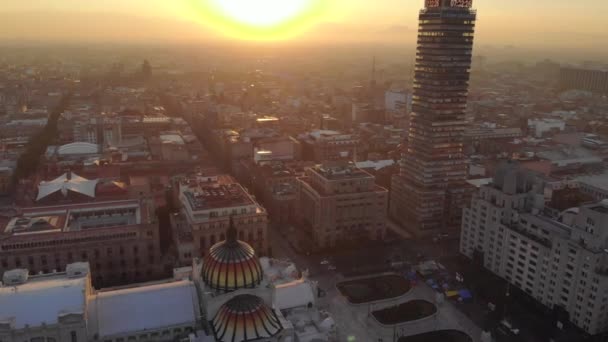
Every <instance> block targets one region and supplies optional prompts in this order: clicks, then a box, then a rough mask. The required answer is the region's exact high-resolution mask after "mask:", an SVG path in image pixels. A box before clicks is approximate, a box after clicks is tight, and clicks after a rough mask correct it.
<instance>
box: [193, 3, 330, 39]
mask: <svg viewBox="0 0 608 342" xmlns="http://www.w3.org/2000/svg"><path fill="white" fill-rule="evenodd" d="M323 4H324V1H323V0H289V1H285V0H199V2H198V4H197V5H198V6H197V8H198V9H199V10H198V13H199V16H200V17H201V21H202V22H203V23H204V24H206V25H207V26H210V27H211V28H213V29H215V30H217V31H220V32H222V33H224V34H226V35H229V36H232V37H235V38H241V39H248V40H275V39H285V38H290V37H292V36H294V35H297V34H298V33H300V32H302V31H304V30H306V29H307V28H309V27H310V26H311V25H313V24H314V23H315V22H317V21H318V20H319V19H320V17H321V16H322V12H323V8H324V6H323Z"/></svg>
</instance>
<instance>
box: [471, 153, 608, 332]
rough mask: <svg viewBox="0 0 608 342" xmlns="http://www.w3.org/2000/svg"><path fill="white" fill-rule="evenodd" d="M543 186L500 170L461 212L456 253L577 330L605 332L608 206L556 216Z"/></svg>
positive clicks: (523, 174)
mask: <svg viewBox="0 0 608 342" xmlns="http://www.w3.org/2000/svg"><path fill="white" fill-rule="evenodd" d="M545 193H546V192H545V184H544V182H543V180H542V179H541V178H539V177H537V176H536V175H534V174H532V173H531V172H530V171H527V170H523V169H521V168H519V167H518V166H517V165H515V164H506V165H504V166H502V167H501V168H500V169H499V170H498V172H497V175H496V177H495V178H494V181H493V182H492V183H491V184H488V185H485V186H482V187H481V188H480V189H479V191H478V193H477V194H476V195H474V197H473V200H472V202H471V206H470V207H469V208H466V209H465V210H464V217H463V224H462V232H461V242H460V251H461V252H462V253H463V254H464V255H466V256H468V257H469V258H472V259H476V260H478V261H480V262H482V263H483V265H484V267H485V268H487V269H488V270H490V271H491V272H493V273H495V274H497V275H498V276H500V277H502V278H504V279H506V280H507V281H508V282H509V283H510V284H512V285H513V286H516V287H517V288H519V289H521V290H523V291H525V292H526V293H527V294H528V295H530V296H532V297H533V298H535V299H536V300H538V301H539V302H540V303H542V304H544V305H545V306H547V307H548V308H555V307H556V306H560V307H562V308H563V309H565V310H566V311H567V312H568V313H569V316H570V320H571V322H572V323H574V324H575V325H576V326H578V327H580V328H581V329H583V330H585V331H586V332H588V333H589V334H592V335H595V334H598V333H601V332H604V331H606V330H608V307H607V305H608V242H607V241H608V239H607V238H608V202H607V201H605V200H604V201H602V202H599V203H594V204H585V205H581V206H579V207H576V208H571V209H567V210H565V211H562V212H558V211H556V210H554V209H552V208H549V207H547V206H546V205H545V203H546V200H547V199H546V198H545Z"/></svg>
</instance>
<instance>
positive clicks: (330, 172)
mask: <svg viewBox="0 0 608 342" xmlns="http://www.w3.org/2000/svg"><path fill="white" fill-rule="evenodd" d="M312 169H313V170H314V171H315V172H317V173H319V174H320V175H322V176H323V177H325V178H326V179H328V180H342V179H360V178H373V176H372V175H370V174H369V173H367V172H365V171H363V170H361V169H359V168H358V167H356V166H355V165H354V164H345V165H336V166H328V165H317V166H315V167H314V168H312Z"/></svg>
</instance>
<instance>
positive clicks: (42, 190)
mask: <svg viewBox="0 0 608 342" xmlns="http://www.w3.org/2000/svg"><path fill="white" fill-rule="evenodd" d="M97 183H98V180H97V179H95V180H88V179H86V178H83V177H80V176H78V175H77V174H75V173H65V174H63V175H61V176H59V177H58V178H56V179H54V180H52V181H48V182H40V185H38V197H37V198H36V201H40V200H41V199H43V198H45V197H47V196H49V195H51V194H54V193H56V192H58V191H61V194H62V195H63V196H67V195H68V192H69V191H73V192H77V193H79V194H83V195H86V196H89V197H91V198H95V188H96V187H97Z"/></svg>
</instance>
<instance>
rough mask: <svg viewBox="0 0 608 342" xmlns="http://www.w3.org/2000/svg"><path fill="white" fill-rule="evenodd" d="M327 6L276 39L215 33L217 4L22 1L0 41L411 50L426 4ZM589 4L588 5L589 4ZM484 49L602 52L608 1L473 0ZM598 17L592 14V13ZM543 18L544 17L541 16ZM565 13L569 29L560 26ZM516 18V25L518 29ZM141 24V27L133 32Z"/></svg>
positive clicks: (14, 5)
mask: <svg viewBox="0 0 608 342" xmlns="http://www.w3.org/2000/svg"><path fill="white" fill-rule="evenodd" d="M313 2H314V3H319V4H322V5H320V6H321V7H322V8H320V9H318V10H317V11H316V12H315V13H314V15H310V16H308V17H307V18H306V20H305V23H304V24H303V25H300V26H298V28H297V29H296V30H293V32H289V33H288V34H284V35H281V36H277V37H275V35H266V34H264V33H262V34H260V35H256V36H252V35H248V34H242V31H239V32H240V33H239V32H236V33H235V32H226V30H223V29H222V28H219V29H218V25H217V23H215V22H214V21H213V20H210V19H209V12H210V11H209V10H207V8H208V6H210V5H209V4H211V3H212V0H206V1H203V0H201V1H195V0H181V1H173V2H171V3H166V2H162V1H158V0H155V1H150V2H142V1H140V0H135V1H130V2H128V3H127V4H125V3H124V2H119V1H105V2H103V3H87V4H82V3H80V2H75V1H73V0H59V1H48V0H43V1H37V2H35V3H23V2H18V1H13V0H9V1H6V2H5V4H3V8H2V10H0V18H2V19H3V20H2V21H1V22H2V23H0V28H1V29H2V30H0V31H1V32H2V34H0V39H1V40H15V39H25V40H33V41H47V40H49V41H79V42H80V41H89V42H90V41H93V42H95V41H99V42H198V41H201V40H206V41H208V40H225V39H226V38H228V39H229V40H232V39H235V38H236V39H247V40H251V39H253V40H259V39H261V40H268V39H270V40H274V39H275V38H277V39H281V40H283V41H284V40H287V41H288V42H292V41H310V42H317V41H335V40H338V41H341V42H345V43H348V42H352V41H354V40H357V41H359V42H361V41H370V42H371V41H375V42H389V43H399V44H406V45H407V44H411V43H412V39H411V38H412V37H415V32H416V27H417V23H416V16H417V13H418V10H419V8H421V7H422V6H423V1H422V0H420V1H418V0H416V1H398V0H379V2H374V6H370V4H369V3H368V2H365V1H361V0H357V1H345V0H336V1H314V0H312V1H311V3H313ZM590 2H591V4H590ZM473 6H474V8H476V9H477V10H479V11H480V12H481V13H483V15H482V16H480V17H479V20H478V28H479V32H480V33H479V36H478V37H477V38H478V39H477V42H478V43H479V44H481V45H484V44H492V45H498V46H501V45H514V46H520V47H538V48H542V47H562V48H581V49H591V48H595V49H596V50H598V45H600V46H601V45H605V44H598V42H601V41H608V34H606V24H605V22H604V21H603V18H604V17H605V15H606V14H608V3H606V2H602V1H595V0H594V1H587V2H585V4H582V3H579V2H573V1H552V2H549V1H536V2H534V3H530V2H529V1H523V0H516V1H508V2H504V1H496V0H486V1H475V2H474V3H473ZM591 6H592V7H593V11H591V12H590V11H589V8H590V7H591ZM539 13H542V15H539ZM564 13H568V20H569V21H568V26H563V25H555V23H556V22H561V20H562V18H563V15H564ZM515 18H517V25H513V22H514V19H515ZM133 26H137V27H140V28H142V29H138V30H129V27H133Z"/></svg>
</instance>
